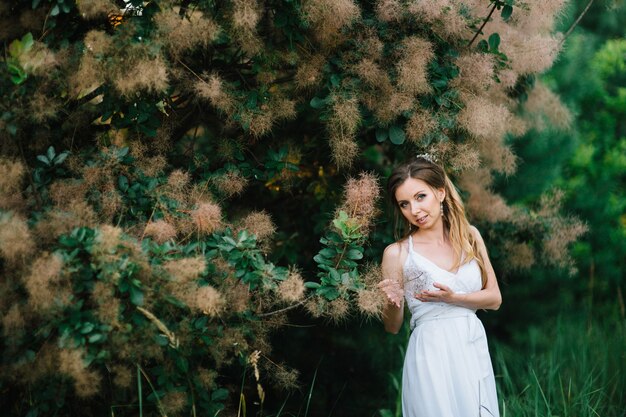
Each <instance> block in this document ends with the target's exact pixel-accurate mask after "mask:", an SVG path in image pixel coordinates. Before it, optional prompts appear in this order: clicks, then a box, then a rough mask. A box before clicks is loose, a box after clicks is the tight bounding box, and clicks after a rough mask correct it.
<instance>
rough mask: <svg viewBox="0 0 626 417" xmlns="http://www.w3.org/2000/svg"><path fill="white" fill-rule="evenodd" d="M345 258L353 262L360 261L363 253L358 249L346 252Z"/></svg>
mask: <svg viewBox="0 0 626 417" xmlns="http://www.w3.org/2000/svg"><path fill="white" fill-rule="evenodd" d="M346 258H348V259H355V260H358V259H362V258H363V252H361V251H359V250H358V249H350V250H349V251H348V252H346Z"/></svg>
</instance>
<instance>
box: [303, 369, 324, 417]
mask: <svg viewBox="0 0 626 417" xmlns="http://www.w3.org/2000/svg"><path fill="white" fill-rule="evenodd" d="M321 363H322V361H321V360H320V361H319V363H318V364H317V366H316V367H315V372H314V373H313V381H311V388H310V389H309V394H308V395H307V400H306V408H305V409H304V417H306V416H307V415H308V414H309V405H310V404H311V397H312V396H313V387H314V386H315V380H316V379H317V370H318V369H319V367H320V364H321Z"/></svg>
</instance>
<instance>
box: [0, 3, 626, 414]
mask: <svg viewBox="0 0 626 417" xmlns="http://www.w3.org/2000/svg"><path fill="white" fill-rule="evenodd" d="M588 5H591V7H590V8H589V9H588V11H587V12H586V14H585V15H584V16H583V18H582V19H581V21H580V23H579V24H578V26H576V27H575V30H574V31H572V32H571V33H570V32H569V31H568V29H569V28H570V27H571V25H572V23H573V22H574V21H575V20H576V18H577V17H578V16H580V14H581V13H582V12H583V10H584V9H585V8H586V6H588ZM487 16H490V17H491V18H490V20H488V21H486V20H485V18H486V17H487ZM623 16H625V14H624V13H623V5H622V4H621V3H620V2H618V1H600V0H598V1H596V2H590V3H588V2H586V1H571V2H568V3H565V2H562V1H554V0H552V1H547V2H542V3H533V2H527V3H526V2H521V1H509V0H507V1H488V0H475V1H463V2H451V1H444V0H437V1H429V2H426V1H421V2H420V1H415V2H404V1H393V0H385V1H379V2H353V1H349V0H341V1H324V0H310V1H303V2H299V1H295V0H291V1H259V2H257V1H251V0H235V1H230V2H222V1H204V0H199V1H186V0H185V1H181V2H177V1H150V2H143V1H135V0H131V1H128V2H119V3H116V2H114V1H108V0H82V1H80V2H74V1H71V0H48V1H46V0H41V1H37V0H34V1H30V0H29V1H15V2H12V3H3V4H2V5H1V6H0V28H1V29H0V38H1V39H2V41H3V42H4V46H5V48H4V50H5V53H4V55H3V58H2V62H1V63H0V94H1V95H2V100H0V137H1V142H0V150H1V153H0V170H1V172H2V176H1V179H0V197H1V198H0V268H1V271H2V272H1V277H2V278H1V281H0V291H1V295H0V315H1V316H2V321H1V324H0V326H1V328H2V338H1V339H0V348H1V349H2V362H1V365H0V391H1V393H2V395H1V396H0V397H1V398H2V399H1V400H0V406H1V408H2V410H6V411H3V412H6V414H7V415H28V416H38V415H42V416H43V415H101V414H104V413H106V414H108V415H144V414H145V415H194V416H195V415H211V416H212V415H238V416H242V415H266V416H277V415H293V416H295V415H303V416H307V415H311V416H313V415H315V416H317V415H319V416H325V415H347V416H350V415H380V416H399V415H400V414H401V413H400V410H399V404H400V402H399V384H400V375H401V374H400V371H401V365H402V357H403V349H404V345H405V343H406V340H407V338H408V329H407V328H406V327H405V328H403V330H402V332H401V333H400V335H398V336H390V335H386V334H384V332H383V330H382V326H381V324H380V322H379V321H378V317H379V314H380V307H381V297H380V294H379V293H378V292H377V291H376V290H375V283H376V282H377V281H378V280H379V279H380V271H379V268H378V266H377V264H378V262H379V259H380V256H381V253H382V250H383V249H384V247H385V246H386V245H387V244H389V243H391V242H393V241H394V237H393V236H394V224H393V222H392V221H391V220H390V211H389V207H388V206H387V205H386V204H385V199H384V197H385V196H384V195H383V192H382V191H383V190H382V187H383V186H384V179H385V177H386V176H387V175H388V174H389V172H390V170H391V169H392V167H393V166H394V164H397V163H401V162H403V161H405V160H406V159H407V158H410V157H412V155H414V154H416V153H419V152H425V151H428V152H431V153H433V154H436V155H437V156H438V157H439V158H440V160H441V161H442V162H443V163H444V164H445V165H446V167H447V169H448V171H449V172H450V174H451V175H452V177H453V179H454V180H455V182H456V183H457V184H458V186H459V188H460V191H461V193H462V195H463V197H464V199H465V201H466V203H467V209H468V213H469V215H470V218H471V221H472V223H474V224H476V225H477V226H478V228H479V229H480V230H481V232H482V234H483V236H485V239H486V240H487V246H488V248H489V250H490V256H491V258H492V261H493V263H494V265H495V267H496V271H497V274H498V278H499V281H500V285H501V289H502V292H503V298H504V304H503V306H502V308H501V309H500V310H499V311H498V312H489V313H482V312H481V313H479V314H480V315H481V319H482V320H483V322H484V323H485V326H486V327H487V331H488V334H489V335H490V342H491V348H492V359H493V361H494V366H495V370H496V377H497V382H498V389H499V391H500V392H499V394H500V395H499V398H500V401H501V412H502V414H504V413H507V414H510V415H515V416H524V415H528V416H531V415H532V416H537V415H546V416H552V415H559V416H563V415H572V416H587V415H589V416H592V415H593V416H597V415H602V416H623V415H624V410H625V409H626V399H625V397H624V392H626V389H625V387H626V381H625V379H624V378H625V377H624V375H626V372H624V371H625V369H624V368H625V364H626V357H625V356H624V355H625V353H624V352H626V349H624V348H625V347H626V346H625V345H626V343H625V342H626V339H625V333H624V324H625V313H624V297H623V288H624V279H623V276H624V259H625V256H624V255H625V253H624V252H625V246H624V243H623V242H624V234H625V230H626V217H625V214H624V213H625V211H624V204H625V201H626V200H625V197H624V189H625V187H624V172H626V170H625V168H626V159H624V158H625V156H624V151H625V150H626V149H625V146H626V145H625V143H626V142H625V140H626V139H624V132H625V128H624V120H625V119H624V117H623V116H624V112H625V111H626V101H625V97H626V96H625V93H624V91H626V90H625V88H626V87H625V86H624V83H625V80H626V78H625V76H624V74H625V68H626V58H625V57H626V40H625V39H624V35H625V34H624V32H623V28H624V23H625V22H624V21H623V20H624V17H623ZM485 21H486V23H485V25H484V27H483V23H484V22H485ZM481 27H482V30H481ZM559 33H560V34H559ZM475 35H477V36H475ZM563 36H567V37H566V38H563Z"/></svg>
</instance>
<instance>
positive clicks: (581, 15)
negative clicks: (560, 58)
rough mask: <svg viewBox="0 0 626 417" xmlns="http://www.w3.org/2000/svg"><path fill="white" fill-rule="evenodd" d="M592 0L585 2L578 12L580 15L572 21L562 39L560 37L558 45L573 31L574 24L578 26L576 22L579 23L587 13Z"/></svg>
mask: <svg viewBox="0 0 626 417" xmlns="http://www.w3.org/2000/svg"><path fill="white" fill-rule="evenodd" d="M593 2H594V0H589V3H587V6H586V7H585V9H584V10H583V11H582V12H581V13H580V15H579V16H578V18H577V19H576V21H574V23H572V26H570V28H569V29H568V30H567V32H565V35H563V39H561V42H560V43H559V46H561V45H563V43H564V42H565V39H567V37H568V36H569V35H571V34H572V32H573V31H574V29H575V28H576V26H578V23H580V20H581V19H582V18H583V16H584V15H585V14H586V13H587V11H588V10H589V8H590V7H591V5H592V4H593Z"/></svg>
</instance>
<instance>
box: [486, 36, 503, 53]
mask: <svg viewBox="0 0 626 417" xmlns="http://www.w3.org/2000/svg"><path fill="white" fill-rule="evenodd" d="M498 46H500V35H498V34H497V33H492V34H491V36H489V50H490V51H491V52H496V51H497V50H498Z"/></svg>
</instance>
